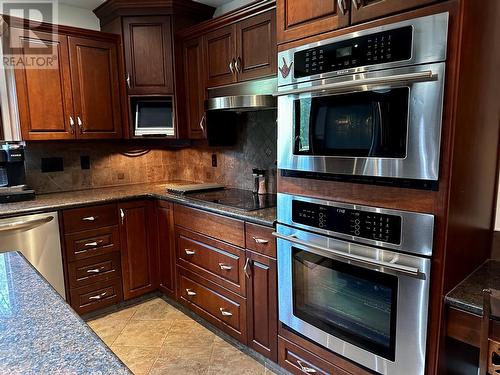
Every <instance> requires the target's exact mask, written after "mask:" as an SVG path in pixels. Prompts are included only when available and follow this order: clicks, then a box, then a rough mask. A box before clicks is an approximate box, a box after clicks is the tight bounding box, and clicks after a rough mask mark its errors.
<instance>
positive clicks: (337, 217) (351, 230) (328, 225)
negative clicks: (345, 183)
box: [292, 200, 401, 244]
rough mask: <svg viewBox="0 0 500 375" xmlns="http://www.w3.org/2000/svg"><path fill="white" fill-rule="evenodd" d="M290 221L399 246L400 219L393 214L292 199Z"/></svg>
mask: <svg viewBox="0 0 500 375" xmlns="http://www.w3.org/2000/svg"><path fill="white" fill-rule="evenodd" d="M292 220H293V221H294V222H295V223H297V224H302V225H307V226H310V227H315V228H319V229H324V230H328V231H331V232H337V233H342V234H347V235H351V236H354V237H362V238H366V239H370V240H375V241H381V242H387V243H392V244H400V243H401V217H400V216H396V215H386V214H380V213H374V212H367V211H360V210H351V209H345V208H340V207H335V206H324V205H319V204H315V203H309V202H302V201H296V200H295V201H293V202H292Z"/></svg>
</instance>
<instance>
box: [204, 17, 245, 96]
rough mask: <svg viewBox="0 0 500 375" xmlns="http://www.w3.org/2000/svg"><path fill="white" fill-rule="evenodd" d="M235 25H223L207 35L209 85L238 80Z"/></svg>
mask: <svg viewBox="0 0 500 375" xmlns="http://www.w3.org/2000/svg"><path fill="white" fill-rule="evenodd" d="M234 34H235V31H234V25H229V26H226V27H222V28H220V29H217V30H215V31H212V32H211V33H208V34H207V35H206V36H205V43H204V44H205V56H206V59H205V61H206V70H207V71H206V77H207V86H208V87H215V86H222V85H226V84H228V83H232V82H236V80H237V76H236V69H235V62H236V60H235V57H236V56H235V55H236V43H235V37H234Z"/></svg>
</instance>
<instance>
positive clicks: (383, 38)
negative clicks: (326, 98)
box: [294, 26, 413, 78]
mask: <svg viewBox="0 0 500 375" xmlns="http://www.w3.org/2000/svg"><path fill="white" fill-rule="evenodd" d="M412 40H413V28H412V27H411V26H406V27H401V28H398V29H392V30H387V31H383V32H379V33H376V34H370V35H365V36H361V37H358V38H352V39H349V40H344V41H341V42H337V43H332V44H326V45H324V46H319V47H314V48H310V49H307V50H303V51H299V52H296V53H295V55H294V76H295V78H302V77H308V76H312V75H316V74H323V73H330V72H335V71H342V70H345V69H352V68H357V67H360V66H367V65H376V64H385V63H389V62H393V61H405V60H409V59H411V54H412Z"/></svg>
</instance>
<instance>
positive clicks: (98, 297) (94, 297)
mask: <svg viewBox="0 0 500 375" xmlns="http://www.w3.org/2000/svg"><path fill="white" fill-rule="evenodd" d="M106 294H108V292H104V293H101V294H98V295H97V296H92V297H89V299H90V300H99V299H101V298H102V297H104V296H105V295H106Z"/></svg>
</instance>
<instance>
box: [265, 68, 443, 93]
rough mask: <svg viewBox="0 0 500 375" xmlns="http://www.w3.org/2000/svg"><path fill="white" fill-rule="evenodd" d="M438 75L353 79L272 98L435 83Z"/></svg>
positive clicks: (288, 91) (427, 71) (409, 74)
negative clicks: (417, 83)
mask: <svg viewBox="0 0 500 375" xmlns="http://www.w3.org/2000/svg"><path fill="white" fill-rule="evenodd" d="M437 79H438V75H437V74H435V73H434V72H432V70H426V71H423V72H418V73H405V74H396V75H392V76H385V77H372V78H360V79H353V80H351V81H344V82H336V83H329V84H325V85H318V86H312V87H311V86H308V87H301V88H298V89H292V90H286V91H279V92H276V93H274V94H273V95H274V96H285V95H298V94H307V93H315V92H332V93H335V92H346V91H352V90H363V91H366V90H369V89H373V88H377V87H380V86H390V85H404V84H410V83H416V82H428V81H437Z"/></svg>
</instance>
